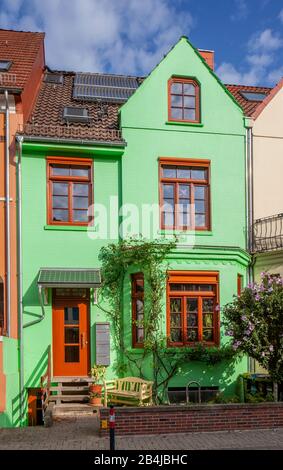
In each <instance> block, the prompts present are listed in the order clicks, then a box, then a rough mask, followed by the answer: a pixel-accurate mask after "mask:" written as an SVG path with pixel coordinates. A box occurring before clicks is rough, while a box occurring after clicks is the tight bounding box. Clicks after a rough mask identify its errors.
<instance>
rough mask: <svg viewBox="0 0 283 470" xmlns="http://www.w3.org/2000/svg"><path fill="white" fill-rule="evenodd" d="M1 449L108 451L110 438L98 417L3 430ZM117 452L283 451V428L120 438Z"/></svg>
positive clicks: (0, 430) (0, 436) (0, 435)
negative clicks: (101, 430) (102, 430)
mask: <svg viewBox="0 0 283 470" xmlns="http://www.w3.org/2000/svg"><path fill="white" fill-rule="evenodd" d="M0 449H7V450H8V449H15V450H16V449H17V450H18V449H25V450H36V449H54V450H63V449H65V450H73V449H77V450H105V449H109V439H108V437H103V438H101V437H99V435H98V420H97V418H96V417H95V416H93V417H85V418H82V417H80V418H68V419H66V418H64V419H62V420H61V421H57V422H56V423H54V425H53V426H52V427H50V428H44V427H42V426H38V427H27V428H17V429H0ZM116 449H120V450H122V449H124V450H129V449H133V450H193V449H195V450H199V449H254V450H259V449H261V450H262V449H274V450H275V449H283V428H281V429H276V430H256V431H255V430H253V431H230V432H213V433H212V432H207V433H187V434H167V435H166V434H158V435H156V436H154V435H151V436H136V437H132V436H125V437H122V436H120V437H117V438H116Z"/></svg>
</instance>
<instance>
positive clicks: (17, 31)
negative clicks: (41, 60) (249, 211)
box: [0, 28, 45, 36]
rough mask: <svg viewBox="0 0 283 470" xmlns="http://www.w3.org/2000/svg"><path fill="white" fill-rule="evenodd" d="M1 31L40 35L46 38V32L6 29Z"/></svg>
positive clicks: (0, 29)
mask: <svg viewBox="0 0 283 470" xmlns="http://www.w3.org/2000/svg"><path fill="white" fill-rule="evenodd" d="M1 31H7V32H10V33H28V34H38V35H40V36H45V32H44V31H23V30H18V29H6V28H0V32H1Z"/></svg>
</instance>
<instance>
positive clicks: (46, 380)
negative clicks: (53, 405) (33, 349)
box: [40, 345, 51, 421]
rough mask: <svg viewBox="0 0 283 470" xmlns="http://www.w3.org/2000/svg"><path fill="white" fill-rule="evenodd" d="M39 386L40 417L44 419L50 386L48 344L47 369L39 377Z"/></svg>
mask: <svg viewBox="0 0 283 470" xmlns="http://www.w3.org/2000/svg"><path fill="white" fill-rule="evenodd" d="M40 386H41V404H42V418H43V421H44V415H45V410H46V408H47V406H48V402H49V397H50V386H51V346H50V345H49V346H48V350H47V369H46V372H45V374H44V375H43V376H42V377H41V379H40Z"/></svg>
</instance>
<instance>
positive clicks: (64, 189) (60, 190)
mask: <svg viewBox="0 0 283 470" xmlns="http://www.w3.org/2000/svg"><path fill="white" fill-rule="evenodd" d="M68 186H69V185H68V183H52V188H53V196H67V195H68Z"/></svg>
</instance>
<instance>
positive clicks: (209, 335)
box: [202, 329, 214, 341]
mask: <svg viewBox="0 0 283 470" xmlns="http://www.w3.org/2000/svg"><path fill="white" fill-rule="evenodd" d="M213 332H214V330H213V329H209V330H203V332H202V336H203V341H214V335H213Z"/></svg>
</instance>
